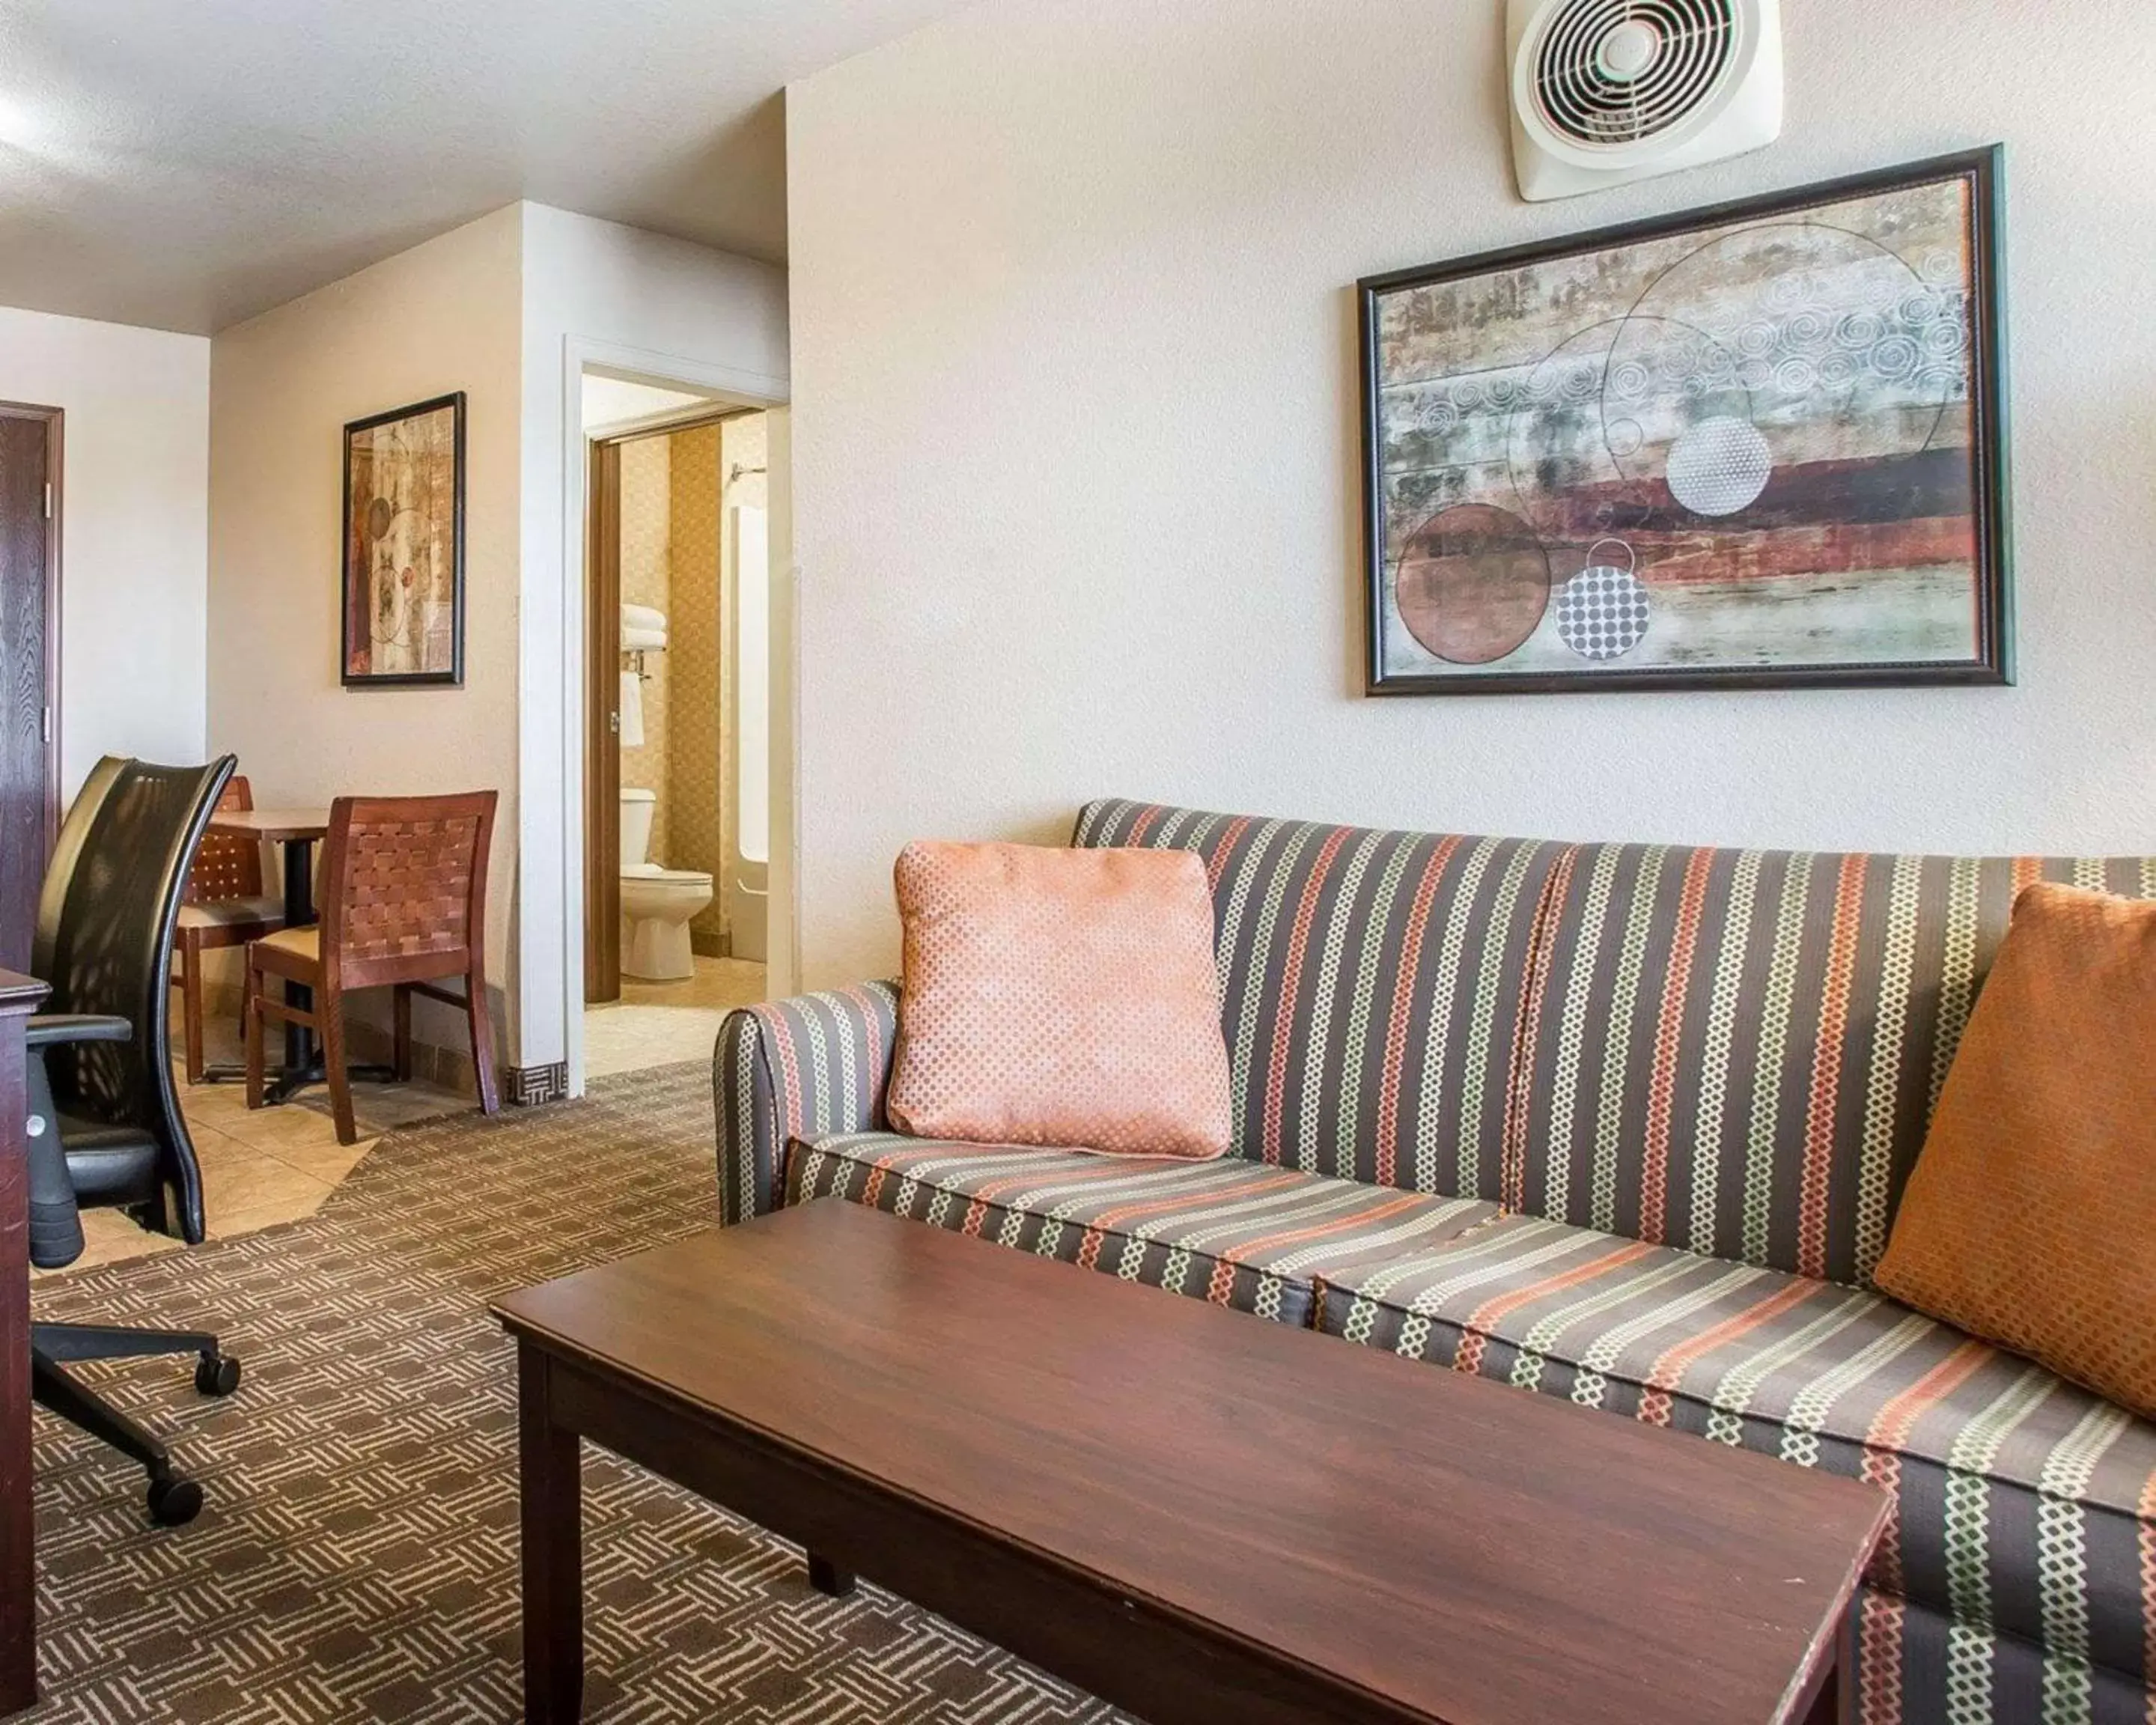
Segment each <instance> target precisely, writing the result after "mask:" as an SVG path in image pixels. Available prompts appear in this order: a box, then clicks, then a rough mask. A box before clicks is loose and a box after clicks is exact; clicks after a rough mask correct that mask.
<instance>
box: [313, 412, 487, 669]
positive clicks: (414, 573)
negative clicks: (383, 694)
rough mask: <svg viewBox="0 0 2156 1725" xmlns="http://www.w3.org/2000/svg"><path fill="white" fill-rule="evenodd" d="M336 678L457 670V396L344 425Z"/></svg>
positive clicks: (461, 523) (461, 454)
mask: <svg viewBox="0 0 2156 1725" xmlns="http://www.w3.org/2000/svg"><path fill="white" fill-rule="evenodd" d="M343 609H344V683H345V686H346V688H348V689H391V688H413V687H421V686H426V685H443V686H449V687H455V686H458V685H461V684H462V683H463V682H464V680H465V398H464V396H463V394H462V393H458V394H455V395H444V396H439V397H438V398H435V399H434V400H433V401H423V402H420V403H417V404H416V405H414V406H412V407H408V408H395V409H393V411H391V412H389V413H377V414H375V415H374V416H373V417H372V418H367V419H355V420H353V421H352V424H349V425H347V426H346V427H345V429H344V607H343Z"/></svg>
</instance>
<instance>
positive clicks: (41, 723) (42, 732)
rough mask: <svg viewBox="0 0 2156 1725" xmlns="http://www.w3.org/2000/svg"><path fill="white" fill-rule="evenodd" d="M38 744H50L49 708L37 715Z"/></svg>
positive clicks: (51, 736) (50, 711)
mask: <svg viewBox="0 0 2156 1725" xmlns="http://www.w3.org/2000/svg"><path fill="white" fill-rule="evenodd" d="M52 740H53V710H52V708H51V706H46V707H44V709H43V710H41V711H40V712H39V713H38V742H51V741H52Z"/></svg>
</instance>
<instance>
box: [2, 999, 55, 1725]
mask: <svg viewBox="0 0 2156 1725" xmlns="http://www.w3.org/2000/svg"><path fill="white" fill-rule="evenodd" d="M45 993H46V989H45V985H44V983H39V982H33V981H32V980H31V979H30V978H28V977H26V976H18V975H16V974H15V973H14V972H13V971H12V970H0V1713H12V1712H18V1711H19V1710H20V1709H22V1708H23V1707H28V1706H29V1704H30V1703H31V1702H33V1701H35V1700H36V1699H37V1698H38V1569H37V1560H36V1552H35V1546H34V1534H35V1532H36V1526H37V1523H36V1518H35V1517H34V1516H33V1512H32V1509H31V1502H30V1216H29V1201H30V1171H29V1163H28V1158H27V1156H26V1154H25V1153H24V1149H23V1128H24V1125H25V1121H26V1117H27V1115H28V1111H29V1106H28V1101H27V1100H26V1097H25V1094H24V1091H25V1086H24V1082H23V1020H24V1019H27V1018H28V1017H29V1015H30V1014H31V1013H33V1012H34V1011H35V1010H36V1009H37V1007H38V1003H39V1002H40V1001H42V1000H43V999H44V998H45Z"/></svg>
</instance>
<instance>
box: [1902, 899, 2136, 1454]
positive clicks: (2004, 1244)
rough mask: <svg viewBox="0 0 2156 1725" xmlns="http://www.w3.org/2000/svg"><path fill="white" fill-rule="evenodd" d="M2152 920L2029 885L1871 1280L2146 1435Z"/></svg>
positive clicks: (2120, 904)
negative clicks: (2125, 1413) (2008, 1351)
mask: <svg viewBox="0 0 2156 1725" xmlns="http://www.w3.org/2000/svg"><path fill="white" fill-rule="evenodd" d="M2152 1241H2156V903H2152V904H2142V903H2137V902H2135V901H2132V900H2129V899H2122V898H2112V897H2108V896H2105V895H2104V894H2102V893H2100V892H2083V891H2076V889H2074V888H2072V887H2069V886H2031V887H2030V888H2028V889H2027V890H2026V891H2024V892H2023V893H2022V895H2021V896H2020V898H2019V899H2017V900H2016V901H2015V906H2014V920H2013V922H2012V924H2011V925H2010V927H2009V928H2008V930H2007V932H2006V939H2005V942H2003V943H2002V944H2001V946H2000V947H1999V957H1998V960H1997V962H1996V963H1994V965H1993V966H1992V969H1991V978H1990V980H1989V982H1987V983H1985V984H1984V992H1983V993H1982V994H1981V995H1979V997H1978V999H1977V1003H1976V1010H1975V1012H1974V1014H1973V1015H1972V1016H1971V1017H1970V1019H1969V1030H1968V1034H1966V1035H1964V1036H1963V1039H1962V1043H1961V1046H1960V1048H1959V1050H1957V1052H1956V1053H1955V1055H1954V1063H1953V1070H1950V1071H1949V1072H1948V1074H1947V1081H1946V1086H1945V1088H1944V1090H1943V1091H1941V1093H1940V1096H1939V1106H1938V1113H1937V1114H1936V1115H1935V1116H1933V1120H1932V1128H1931V1132H1930V1135H1929V1136H1928V1137H1927V1138H1926V1139H1925V1141H1924V1150H1923V1154H1922V1156H1920V1157H1919V1158H1917V1167H1916V1171H1915V1172H1914V1173H1912V1175H1911V1176H1910V1179H1909V1190H1908V1194H1907V1196H1906V1197H1905V1198H1903V1199H1902V1209H1901V1213H1900V1214H1899V1215H1898V1216H1897V1218H1896V1219H1895V1223H1894V1232H1893V1235H1892V1238H1891V1239H1890V1240H1888V1242H1887V1247H1886V1256H1885V1257H1884V1258H1882V1259H1881V1260H1880V1263H1879V1269H1878V1271H1877V1273H1876V1278H1875V1279H1876V1281H1877V1282H1878V1284H1879V1286H1881V1288H1883V1289H1885V1290H1886V1292H1888V1293H1890V1294H1892V1295H1893V1296H1895V1297H1896V1298H1897V1299H1898V1300H1901V1301H1903V1302H1904V1303H1905V1304H1907V1305H1910V1306H1913V1307H1916V1308H1917V1311H1919V1312H1928V1313H1929V1314H1930V1315H1931V1316H1932V1317H1938V1318H1943V1319H1945V1320H1946V1321H1947V1322H1949V1323H1953V1324H1957V1325H1958V1326H1959V1327H1961V1328H1963V1329H1964V1330H1967V1331H1969V1332H1970V1333H1971V1334H1972V1335H1976V1336H1981V1337H1984V1339H1985V1340H1986V1341H1988V1342H1995V1343H1999V1345H2000V1346H2001V1347H2003V1348H2012V1349H2013V1350H2014V1351H2015V1353H2022V1354H2026V1355H2027V1356H2028V1357H2029V1358H2031V1359H2033V1360H2035V1361H2037V1362H2038V1363H2040V1364H2043V1365H2046V1366H2049V1367H2050V1368H2051V1369H2052V1370H2053V1371H2055V1372H2056V1373H2059V1374H2060V1376H2061V1377H2064V1378H2072V1379H2073V1380H2074V1381H2075V1382H2076V1383H2077V1384H2086V1385H2087V1386H2088V1388H2090V1389H2093V1390H2096V1391H2097V1393H2098V1394H2102V1395H2105V1396H2107V1397H2109V1398H2110V1399H2112V1401H2115V1402H2117V1404H2119V1405H2120V1406H2121V1407H2123V1408H2127V1409H2131V1410H2132V1411H2133V1412H2134V1413H2137V1414H2140V1415H2142V1416H2143V1418H2144V1419H2156V1246H2153V1245H2151V1242H2152Z"/></svg>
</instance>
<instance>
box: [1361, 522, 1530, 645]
mask: <svg viewBox="0 0 2156 1725" xmlns="http://www.w3.org/2000/svg"><path fill="white" fill-rule="evenodd" d="M1393 592H1394V598H1396V600H1397V601H1398V603H1399V608H1400V621H1401V622H1403V623H1404V624H1406V625H1407V627H1408V633H1409V634H1411V635H1413V636H1414V638H1415V639H1416V640H1418V641H1419V642H1421V643H1422V644H1423V646H1424V648H1425V649H1428V650H1429V651H1430V652H1431V653H1434V654H1435V655H1437V656H1438V657H1439V658H1440V659H1442V660H1445V661H1446V662H1447V663H1448V664H1452V665H1487V664H1489V663H1490V662H1491V660H1498V659H1502V658H1504V657H1505V655H1507V654H1508V653H1515V652H1517V651H1518V650H1519V649H1520V648H1521V647H1522V645H1523V644H1525V643H1526V641H1527V637H1528V636H1529V635H1531V634H1533V633H1534V632H1535V627H1536V625H1537V624H1539V623H1541V621H1542V620H1543V613H1544V612H1546V611H1548V609H1549V596H1550V567H1549V553H1548V552H1546V551H1544V550H1543V546H1542V542H1541V541H1540V540H1539V539H1537V538H1536V536H1535V533H1534V530H1533V529H1532V527H1530V526H1528V525H1527V523H1526V522H1525V521H1522V520H1521V519H1520V517H1519V516H1516V515H1514V514H1513V513H1512V511H1510V510H1504V509H1499V508H1496V506H1493V505H1491V504H1487V503H1455V504H1454V505H1453V506H1451V507H1450V509H1441V510H1440V511H1438V512H1437V513H1436V514H1435V515H1434V516H1431V517H1430V519H1429V520H1428V521H1424V523H1423V524H1422V526H1419V527H1418V528H1416V529H1415V531H1414V536H1412V537H1411V538H1410V539H1409V541H1408V542H1407V546H1406V548H1405V549H1404V550H1403V551H1402V552H1401V553H1400V560H1399V566H1398V572H1397V574H1396V575H1395V576H1394V583H1393Z"/></svg>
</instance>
